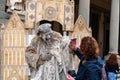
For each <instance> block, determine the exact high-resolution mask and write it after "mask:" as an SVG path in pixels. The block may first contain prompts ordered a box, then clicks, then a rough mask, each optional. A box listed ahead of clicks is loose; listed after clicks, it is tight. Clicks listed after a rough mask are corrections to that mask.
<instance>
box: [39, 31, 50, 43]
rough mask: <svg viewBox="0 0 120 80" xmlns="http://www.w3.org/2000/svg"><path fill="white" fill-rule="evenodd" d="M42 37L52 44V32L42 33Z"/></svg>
mask: <svg viewBox="0 0 120 80" xmlns="http://www.w3.org/2000/svg"><path fill="white" fill-rule="evenodd" d="M40 37H41V38H42V39H43V40H44V41H46V42H50V41H51V38H52V34H51V32H47V33H41V34H40Z"/></svg>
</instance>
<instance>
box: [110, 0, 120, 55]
mask: <svg viewBox="0 0 120 80" xmlns="http://www.w3.org/2000/svg"><path fill="white" fill-rule="evenodd" d="M111 2H112V4H111V19H110V43H109V44H110V47H109V53H118V41H119V40H118V39H119V0H112V1H111Z"/></svg>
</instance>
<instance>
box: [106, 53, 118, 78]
mask: <svg viewBox="0 0 120 80" xmlns="http://www.w3.org/2000/svg"><path fill="white" fill-rule="evenodd" d="M105 70H106V72H107V76H108V80H115V75H116V73H117V72H116V71H119V66H118V60H117V55H116V54H112V53H111V54H110V56H109V58H108V60H107V61H106V64H105Z"/></svg>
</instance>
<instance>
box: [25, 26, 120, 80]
mask: <svg viewBox="0 0 120 80" xmlns="http://www.w3.org/2000/svg"><path fill="white" fill-rule="evenodd" d="M51 26H52V25H51V24H42V25H38V27H37V33H36V36H35V37H34V38H33V40H32V41H31V44H30V45H29V46H28V47H27V48H26V61H27V63H28V66H29V68H30V72H31V74H30V76H29V79H30V80H116V79H115V77H116V76H115V75H116V71H119V66H118V60H117V55H116V53H114V54H112V53H111V54H110V56H109V58H108V60H106V61H104V62H103V60H102V59H101V57H100V56H99V52H100V49H99V45H98V43H97V41H96V40H95V38H93V37H90V36H86V37H83V38H82V39H81V44H80V46H79V47H76V44H77V43H76V39H72V40H71V42H70V44H69V48H70V49H71V50H72V51H73V52H74V54H75V55H77V57H78V58H79V60H80V62H79V65H78V71H77V73H76V72H75V70H68V71H66V69H65V67H64V66H63V62H62V57H60V56H61V55H62V54H61V51H60V50H61V46H60V44H61V39H62V36H61V35H60V34H59V33H57V32H55V31H52V30H51ZM103 68H104V72H105V74H104V75H106V78H104V76H103ZM66 72H68V73H66Z"/></svg>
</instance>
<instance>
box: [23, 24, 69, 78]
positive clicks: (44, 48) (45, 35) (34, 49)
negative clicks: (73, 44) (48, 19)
mask: <svg viewBox="0 0 120 80" xmlns="http://www.w3.org/2000/svg"><path fill="white" fill-rule="evenodd" d="M51 26H52V25H51V24H49V23H44V24H41V25H39V23H37V25H36V36H35V37H34V38H33V39H32V40H31V43H30V45H29V46H28V47H27V48H26V55H25V57H26V61H27V63H28V66H29V68H30V76H29V79H30V80H66V76H65V73H66V67H67V66H66V65H65V63H67V62H66V61H68V60H64V59H62V58H63V56H62V54H65V53H62V52H65V50H63V49H64V47H68V45H67V44H68V43H66V44H63V43H62V42H65V41H62V39H63V37H62V35H61V34H60V33H58V32H55V31H53V30H51ZM67 42H68V41H67ZM62 50H63V51H62ZM65 58H69V54H68V55H67V56H66V57H65ZM63 60H64V61H63ZM68 62H69V61H68Z"/></svg>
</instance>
